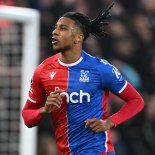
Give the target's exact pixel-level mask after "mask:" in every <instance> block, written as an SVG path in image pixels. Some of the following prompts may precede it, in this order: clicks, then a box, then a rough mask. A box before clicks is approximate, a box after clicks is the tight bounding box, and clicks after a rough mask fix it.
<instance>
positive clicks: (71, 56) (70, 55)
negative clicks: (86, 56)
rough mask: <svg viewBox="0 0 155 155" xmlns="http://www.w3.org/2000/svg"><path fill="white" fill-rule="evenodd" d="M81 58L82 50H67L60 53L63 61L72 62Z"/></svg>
mask: <svg viewBox="0 0 155 155" xmlns="http://www.w3.org/2000/svg"><path fill="white" fill-rule="evenodd" d="M80 58H81V52H78V53H75V52H65V53H61V54H60V58H59V60H60V61H61V62H63V63H66V64H70V63H74V62H76V61H78V60H79V59H80Z"/></svg>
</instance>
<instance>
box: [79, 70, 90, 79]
mask: <svg viewBox="0 0 155 155" xmlns="http://www.w3.org/2000/svg"><path fill="white" fill-rule="evenodd" d="M80 73H81V76H80V79H79V81H80V82H89V77H88V74H89V71H87V70H81V72H80Z"/></svg>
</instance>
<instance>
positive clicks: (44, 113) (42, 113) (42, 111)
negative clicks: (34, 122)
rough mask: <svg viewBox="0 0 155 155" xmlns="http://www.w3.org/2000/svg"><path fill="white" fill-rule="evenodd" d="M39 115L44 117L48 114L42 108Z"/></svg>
mask: <svg viewBox="0 0 155 155" xmlns="http://www.w3.org/2000/svg"><path fill="white" fill-rule="evenodd" d="M40 115H42V116H46V115H48V112H47V111H46V110H45V108H44V107H43V108H41V110H40Z"/></svg>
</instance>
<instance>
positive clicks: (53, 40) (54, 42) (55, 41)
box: [52, 37, 58, 45]
mask: <svg viewBox="0 0 155 155" xmlns="http://www.w3.org/2000/svg"><path fill="white" fill-rule="evenodd" d="M57 43H58V39H57V38H55V37H52V44H53V45H55V44H57Z"/></svg>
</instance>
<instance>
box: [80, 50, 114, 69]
mask: <svg viewBox="0 0 155 155" xmlns="http://www.w3.org/2000/svg"><path fill="white" fill-rule="evenodd" d="M83 57H84V60H85V61H87V63H89V64H90V65H93V66H94V68H96V69H97V70H100V69H101V70H102V71H103V70H105V71H108V70H109V69H111V68H112V67H113V65H112V64H110V63H109V62H108V61H107V60H105V59H101V58H98V57H94V56H92V55H90V54H88V53H86V52H84V51H83Z"/></svg>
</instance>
